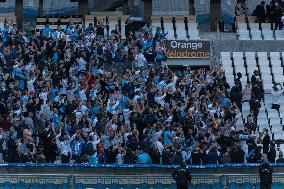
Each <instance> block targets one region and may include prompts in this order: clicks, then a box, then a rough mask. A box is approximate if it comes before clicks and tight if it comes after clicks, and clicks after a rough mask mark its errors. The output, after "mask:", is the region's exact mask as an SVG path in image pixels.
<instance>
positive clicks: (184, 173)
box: [172, 162, 192, 189]
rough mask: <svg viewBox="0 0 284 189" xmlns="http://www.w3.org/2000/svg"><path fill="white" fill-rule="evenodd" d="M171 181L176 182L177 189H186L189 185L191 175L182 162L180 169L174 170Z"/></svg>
mask: <svg viewBox="0 0 284 189" xmlns="http://www.w3.org/2000/svg"><path fill="white" fill-rule="evenodd" d="M172 177H173V179H174V180H175V181H176V184H177V189H187V188H188V183H191V179H192V177H191V173H190V170H189V169H188V168H187V167H186V164H185V163H184V162H183V163H181V164H180V168H179V169H177V170H175V171H174V172H173V174H172Z"/></svg>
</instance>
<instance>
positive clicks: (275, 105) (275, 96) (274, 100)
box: [271, 83, 284, 111]
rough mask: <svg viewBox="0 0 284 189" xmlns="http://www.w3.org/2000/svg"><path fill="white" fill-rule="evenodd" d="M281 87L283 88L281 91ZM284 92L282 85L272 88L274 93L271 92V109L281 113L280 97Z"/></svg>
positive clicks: (277, 84)
mask: <svg viewBox="0 0 284 189" xmlns="http://www.w3.org/2000/svg"><path fill="white" fill-rule="evenodd" d="M279 87H280V88H281V89H280V90H279ZM283 92H284V90H283V87H282V85H281V84H280V83H276V84H275V85H274V86H273V88H272V91H271V94H272V106H271V109H275V110H277V111H279V109H280V102H279V97H280V95H282V94H283Z"/></svg>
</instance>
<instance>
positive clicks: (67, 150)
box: [56, 131, 72, 163]
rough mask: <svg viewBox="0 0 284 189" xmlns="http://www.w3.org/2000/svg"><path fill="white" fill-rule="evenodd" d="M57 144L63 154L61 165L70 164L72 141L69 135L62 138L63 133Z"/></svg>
mask: <svg viewBox="0 0 284 189" xmlns="http://www.w3.org/2000/svg"><path fill="white" fill-rule="evenodd" d="M56 144H57V146H58V149H59V152H60V154H61V163H70V154H71V152H72V150H71V146H70V140H69V138H68V136H67V135H64V136H63V137H61V131H60V133H59V134H58V135H57V136H56Z"/></svg>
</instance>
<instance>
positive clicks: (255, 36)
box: [250, 28, 262, 40]
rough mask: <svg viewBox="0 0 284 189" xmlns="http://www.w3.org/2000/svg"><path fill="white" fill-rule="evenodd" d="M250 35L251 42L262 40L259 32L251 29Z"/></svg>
mask: <svg viewBox="0 0 284 189" xmlns="http://www.w3.org/2000/svg"><path fill="white" fill-rule="evenodd" d="M250 35H251V39H252V40H262V35H261V30H258V29H256V28H252V29H251V30H250Z"/></svg>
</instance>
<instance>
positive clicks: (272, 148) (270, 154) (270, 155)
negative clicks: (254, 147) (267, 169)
mask: <svg viewBox="0 0 284 189" xmlns="http://www.w3.org/2000/svg"><path fill="white" fill-rule="evenodd" d="M267 159H268V161H269V162H270V163H275V159H276V150H275V144H274V143H270V148H269V152H268V153H267Z"/></svg>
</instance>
